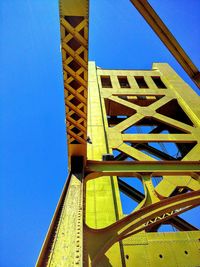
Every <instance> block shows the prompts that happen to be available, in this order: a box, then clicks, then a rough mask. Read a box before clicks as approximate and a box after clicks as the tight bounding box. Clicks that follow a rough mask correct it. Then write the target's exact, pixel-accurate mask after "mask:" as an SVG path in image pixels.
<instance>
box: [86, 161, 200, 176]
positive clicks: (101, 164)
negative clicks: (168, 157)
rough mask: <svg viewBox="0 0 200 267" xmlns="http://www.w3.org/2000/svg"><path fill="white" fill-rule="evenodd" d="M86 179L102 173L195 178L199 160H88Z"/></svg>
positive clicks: (199, 171) (199, 169)
mask: <svg viewBox="0 0 200 267" xmlns="http://www.w3.org/2000/svg"><path fill="white" fill-rule="evenodd" d="M85 171H86V174H88V175H87V176H86V180H89V179H92V178H93V177H94V176H95V173H96V176H95V177H99V176H101V175H102V176H104V175H117V176H132V175H133V174H137V175H139V173H142V174H145V173H146V174H153V175H157V176H160V175H191V176H195V177H196V178H197V177H199V174H200V163H199V161H180V162H179V164H178V165H177V161H126V162H124V161H95V160H88V161H87V165H86V169H85Z"/></svg>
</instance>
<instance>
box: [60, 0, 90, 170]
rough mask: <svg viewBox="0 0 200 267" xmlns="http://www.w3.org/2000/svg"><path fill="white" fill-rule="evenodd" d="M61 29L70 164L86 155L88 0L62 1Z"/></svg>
mask: <svg viewBox="0 0 200 267" xmlns="http://www.w3.org/2000/svg"><path fill="white" fill-rule="evenodd" d="M60 32H61V49H62V63H63V80H64V92H65V106H66V124H67V140H68V154H69V167H70V164H71V156H83V157H85V155H86V140H87V80H88V0H83V1H80V0H74V1H66V0H60Z"/></svg>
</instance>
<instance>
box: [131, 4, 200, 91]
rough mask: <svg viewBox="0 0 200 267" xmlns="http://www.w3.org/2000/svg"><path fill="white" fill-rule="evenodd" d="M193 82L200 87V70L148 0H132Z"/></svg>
mask: <svg viewBox="0 0 200 267" xmlns="http://www.w3.org/2000/svg"><path fill="white" fill-rule="evenodd" d="M130 1H131V2H132V4H133V5H134V6H135V7H136V8H137V10H138V11H139V12H140V14H141V15H142V16H143V18H144V19H145V20H146V22H147V23H148V24H149V25H150V26H151V28H152V29H153V30H154V32H155V33H156V34H157V35H158V37H159V38H160V40H161V41H162V42H163V43H164V45H165V46H166V47H167V48H168V49H169V51H170V52H171V53H172V55H173V56H174V57H175V59H176V60H177V61H178V62H179V64H180V65H181V66H182V68H183V69H184V70H185V72H186V73H187V74H188V75H189V76H190V78H191V79H192V80H193V82H194V83H195V84H196V85H197V86H198V88H200V72H199V70H198V68H197V67H196V66H195V65H194V63H193V62H192V60H191V59H190V58H189V56H188V55H187V54H186V52H185V51H184V50H183V48H182V47H181V46H180V44H179V43H178V42H177V40H176V39H175V37H174V36H173V34H172V33H171V32H170V30H169V29H168V28H167V26H166V25H165V24H164V22H163V21H162V20H161V18H160V17H159V16H158V14H157V13H156V12H155V10H154V9H153V8H152V7H151V5H150V4H149V3H148V1H147V0H130Z"/></svg>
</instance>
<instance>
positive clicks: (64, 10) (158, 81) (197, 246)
mask: <svg viewBox="0 0 200 267" xmlns="http://www.w3.org/2000/svg"><path fill="white" fill-rule="evenodd" d="M132 3H133V4H134V5H135V7H136V8H137V9H138V10H139V12H140V13H141V14H142V15H143V17H144V18H145V19H146V20H147V22H148V23H149V24H150V25H151V27H152V28H153V30H154V31H155V32H156V33H157V34H158V36H159V37H160V39H161V40H162V41H163V42H164V43H165V45H166V46H167V47H168V48H169V50H170V51H171V53H172V54H173V55H174V56H175V58H176V59H177V60H178V61H179V63H180V64H181V65H182V67H183V68H184V69H185V71H186V72H187V73H188V75H189V76H190V77H191V78H192V79H193V81H194V82H195V83H196V84H197V86H199V84H200V82H199V81H200V75H199V71H198V69H197V68H196V67H195V65H194V64H193V63H192V62H191V60H190V59H189V57H188V56H187V55H186V54H185V52H184V51H183V49H182V48H181V47H180V46H179V44H178V43H177V41H176V39H175V38H174V37H173V36H172V35H171V33H170V32H169V30H168V29H167V28H166V26H165V25H164V24H163V22H162V21H161V20H160V18H159V17H158V15H157V14H156V13H155V11H154V10H153V9H152V8H151V6H150V5H149V4H148V2H147V1H146V0H132ZM88 19H89V17H88V0H73V1H72V0H61V1H60V25H61V44H62V59H63V77H64V92H65V105H66V122H67V138H68V162H69V168H70V173H69V177H68V179H67V181H66V184H65V186H64V189H63V192H62V194H61V197H60V200H59V203H58V205H57V208H56V211H55V214H54V217H53V219H52V222H51V225H50V227H49V230H48V233H47V236H46V239H45V241H44V244H43V247H42V249H41V253H40V255H39V258H38V261H37V264H36V266H37V267H45V266H49V267H64V266H65V267H73V266H84V267H89V266H99V267H121V266H123V267H133V266H137V267H138V266H141V267H154V266H165V267H177V266H178V267H197V266H200V234H199V231H198V229H197V228H196V227H194V226H193V225H191V224H190V223H188V222H186V221H185V220H183V219H182V218H181V217H179V214H181V213H183V212H185V211H187V210H190V209H192V208H194V207H196V206H198V205H199V204H200V194H199V192H200V191H199V190H200V184H199V175H200V163H199V160H200V101H199V97H198V96H197V94H196V93H195V92H193V91H192V89H191V88H190V87H189V86H188V85H187V84H186V83H185V82H184V81H183V80H182V79H181V78H180V77H179V76H178V75H177V74H176V73H175V71H174V70H173V69H172V68H171V67H170V66H169V65H168V64H163V63H156V64H155V63H154V64H153V66H152V69H151V70H145V71H144V70H106V69H101V68H99V67H97V66H96V65H95V62H88ZM155 144H157V145H155ZM163 144H170V145H171V146H173V147H174V149H175V151H176V152H177V153H175V154H176V155H172V154H171V153H170V152H169V151H168V150H167V149H166V147H165V146H164V145H163ZM127 177H128V178H127ZM126 179H129V180H130V179H132V180H131V181H132V182H131V185H132V186H131V185H130V184H128V183H127V182H126ZM137 183H140V184H141V187H143V193H142V192H140V191H139V190H138V189H137V187H136V186H135V185H136V184H137ZM120 191H121V192H123V193H124V194H125V195H127V196H128V197H129V198H130V199H133V200H134V201H136V202H137V203H138V204H137V206H136V208H135V209H134V210H133V211H132V212H131V213H130V214H129V215H125V214H123V210H122V204H121V200H120ZM165 224H167V225H171V226H173V227H174V228H175V229H177V231H175V232H158V231H159V228H160V227H162V226H163V225H165Z"/></svg>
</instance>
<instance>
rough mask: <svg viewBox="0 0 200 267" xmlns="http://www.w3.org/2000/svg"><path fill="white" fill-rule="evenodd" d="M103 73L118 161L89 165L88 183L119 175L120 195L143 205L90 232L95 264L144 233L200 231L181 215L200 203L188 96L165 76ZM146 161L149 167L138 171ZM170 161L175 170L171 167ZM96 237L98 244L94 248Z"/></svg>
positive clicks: (195, 132)
mask: <svg viewBox="0 0 200 267" xmlns="http://www.w3.org/2000/svg"><path fill="white" fill-rule="evenodd" d="M143 74H144V72H143ZM98 75H99V77H98V79H99V81H98V83H99V86H100V87H101V96H102V102H103V103H104V104H103V113H104V119H105V129H106V135H107V139H108V146H109V150H110V153H113V156H114V158H113V160H112V161H110V162H109V161H108V162H107V164H106V163H102V164H101V163H100V162H99V163H98V162H97V161H96V162H95V161H91V162H89V161H88V165H87V173H88V175H87V176H86V182H87V181H89V180H95V179H102V178H103V177H105V176H108V175H113V176H117V179H118V186H119V189H120V191H122V192H123V193H125V194H126V195H127V196H129V197H130V198H132V199H133V200H135V201H136V202H138V206H137V207H136V209H135V210H133V212H132V213H131V214H129V215H128V216H126V217H122V218H121V219H119V220H118V221H117V222H114V223H111V224H110V225H107V226H106V227H105V228H101V229H94V228H91V227H89V226H87V227H86V228H85V229H86V230H85V231H86V236H87V241H86V243H87V244H86V245H87V247H88V252H89V254H90V259H91V262H92V266H93V265H94V266H96V265H95V264H97V263H98V262H99V261H100V259H102V257H103V255H105V253H106V252H107V251H108V250H109V248H111V247H112V246H113V245H114V244H115V243H116V242H118V241H120V240H124V239H125V238H127V237H129V236H131V235H133V234H135V233H138V232H140V231H143V230H145V231H146V232H156V231H157V230H158V229H159V227H160V226H161V225H162V224H170V225H172V226H174V227H176V229H178V230H180V231H192V230H198V229H197V228H196V227H195V226H193V225H191V224H189V223H188V222H186V221H184V220H183V219H182V218H180V217H179V216H177V215H179V214H180V213H183V212H185V211H187V210H189V209H191V208H194V207H196V206H198V205H199V204H200V194H199V192H200V191H199V190H200V183H199V171H197V172H193V171H192V170H186V169H185V170H184V169H183V166H184V162H186V161H187V163H188V162H191V163H192V162H194V161H195V162H196V164H197V165H196V166H197V169H198V168H199V164H198V162H197V161H199V160H200V134H199V133H200V127H199V125H200V121H199V118H198V117H197V116H196V114H195V112H193V111H192V108H189V106H187V105H186V103H185V102H184V97H183V98H182V97H181V96H180V95H178V93H177V92H176V91H175V90H172V88H171V86H169V87H168V86H167V82H166V83H164V82H163V81H162V77H161V75H160V73H159V72H149V73H148V71H146V72H145V75H146V76H145V77H141V73H138V74H137V72H134V73H131V72H129V74H128V75H127V72H125V74H124V73H123V71H120V72H119V73H117V71H112V72H110V73H109V71H107V72H106V70H101V69H99V70H98ZM134 75H135V76H137V77H135V78H136V79H134ZM152 76H154V77H152ZM144 78H145V79H144ZM145 80H146V81H145ZM136 81H137V83H136ZM147 81H148V84H149V86H148V85H147ZM164 81H165V80H164ZM119 83H120V85H121V88H120V86H119ZM156 84H157V85H156ZM188 97H191V96H189V94H188ZM196 98H197V99H198V96H196ZM140 161H141V162H142V163H143V166H140V168H137V166H136V165H137V164H139V162H140ZM158 161H159V162H158ZM145 162H146V164H145ZM167 162H169V164H171V165H170V166H171V167H169V168H168V169H165V167H164V166H166V163H167ZM162 163H163V165H162ZM134 164H135V165H134ZM109 166H110V167H109ZM162 166H163V168H162ZM197 169H196V170H197ZM126 177H132V178H133V179H139V180H140V181H141V182H142V184H143V187H144V194H143V193H141V192H139V191H138V190H137V189H135V188H134V187H132V186H130V185H129V184H127V183H126V182H125V179H122V178H126ZM85 197H86V198H87V195H86V196H85ZM86 213H87V206H86ZM95 239H96V240H98V241H97V243H98V245H97V246H96V247H95V248H94V245H93V244H94V240H95Z"/></svg>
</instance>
